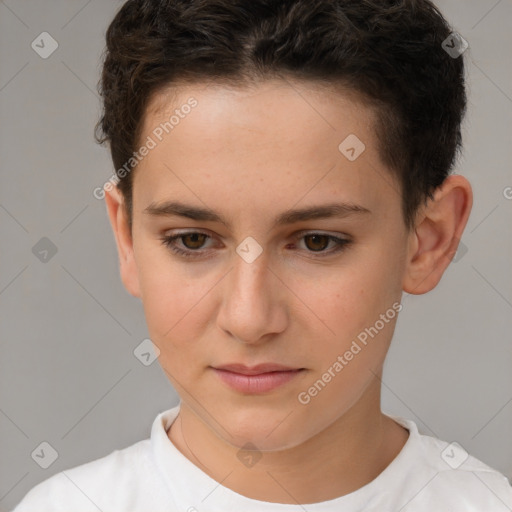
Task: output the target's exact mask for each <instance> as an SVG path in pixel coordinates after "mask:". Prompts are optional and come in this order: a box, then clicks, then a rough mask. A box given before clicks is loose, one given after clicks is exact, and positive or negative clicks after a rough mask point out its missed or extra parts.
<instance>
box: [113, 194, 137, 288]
mask: <svg viewBox="0 0 512 512" xmlns="http://www.w3.org/2000/svg"><path fill="white" fill-rule="evenodd" d="M105 203H106V205H107V212H108V216H109V219H110V224H111V226H112V231H113V233H114V238H115V241H116V246H117V252H118V255H119V272H120V275H121V280H122V282H123V284H124V287H125V288H126V290H127V291H128V292H129V293H130V294H131V295H133V296H134V297H139V298H140V297H141V294H140V284H139V275H138V269H137V264H136V261H135V257H134V250H133V239H132V234H131V233H130V228H129V224H128V218H127V212H126V208H125V203H124V198H123V194H122V193H121V191H120V190H119V189H118V188H117V187H113V188H112V189H111V190H106V191H105Z"/></svg>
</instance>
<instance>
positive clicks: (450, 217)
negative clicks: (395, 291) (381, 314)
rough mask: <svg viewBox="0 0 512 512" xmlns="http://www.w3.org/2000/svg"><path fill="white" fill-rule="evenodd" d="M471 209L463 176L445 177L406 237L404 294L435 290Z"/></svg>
mask: <svg viewBox="0 0 512 512" xmlns="http://www.w3.org/2000/svg"><path fill="white" fill-rule="evenodd" d="M472 205H473V193H472V189H471V185H470V184H469V182H468V180H467V179H466V178H464V177H463V176H460V175H451V176H448V177H447V178H446V179H445V181H444V182H443V183H442V185H441V186H440V187H438V189H436V191H435V193H434V197H433V199H431V200H429V201H428V202H427V205H426V206H425V207H424V208H423V209H422V210H421V213H420V215H419V216H418V219H417V224H416V227H415V229H414V231H413V232H412V233H411V234H410V235H409V247H408V253H407V261H406V265H407V268H406V270H405V275H404V281H403V290H404V291H405V292H407V293H411V294H415V295H421V294H423V293H427V292H429V291H430V290H432V289H433V288H435V287H436V286H437V284H438V283H439V281H440V280H441V277H442V276H443V273H444V271H445V270H446V268H447V267H448V265H449V264H450V262H451V261H452V259H453V257H454V255H455V253H456V251H457V247H458V245H459V242H460V239H461V238H462V233H463V231H464V228H465V227H466V223H467V220H468V218H469V214H470V213H471V207H472Z"/></svg>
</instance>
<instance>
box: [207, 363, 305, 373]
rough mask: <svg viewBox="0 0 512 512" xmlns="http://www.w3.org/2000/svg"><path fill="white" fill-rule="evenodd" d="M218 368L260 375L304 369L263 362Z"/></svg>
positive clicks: (216, 367)
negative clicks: (254, 364)
mask: <svg viewBox="0 0 512 512" xmlns="http://www.w3.org/2000/svg"><path fill="white" fill-rule="evenodd" d="M214 368H215V369H217V370H226V371H228V372H233V373H239V374H241V375H260V374H262V373H270V372H287V371H294V370H302V369H303V368H293V367H290V366H284V365H282V364H276V363H262V364H257V365H256V366H245V365H243V364H237V363H233V364H226V365H222V366H215V367H214Z"/></svg>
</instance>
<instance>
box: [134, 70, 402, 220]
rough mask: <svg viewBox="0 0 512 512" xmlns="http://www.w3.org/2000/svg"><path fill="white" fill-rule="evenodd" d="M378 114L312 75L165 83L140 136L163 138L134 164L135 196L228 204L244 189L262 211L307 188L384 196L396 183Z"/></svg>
mask: <svg viewBox="0 0 512 512" xmlns="http://www.w3.org/2000/svg"><path fill="white" fill-rule="evenodd" d="M191 104H195V106H194V107H193V108H189V107H188V106H187V105H191ZM185 106H187V107H186V108H185ZM171 118H174V119H172V123H170V122H169V120H171ZM375 119H376V115H375V112H374V110H373V109H372V108H371V107H370V106H368V105H366V104H365V103H364V101H363V99H362V98H361V97H360V96H358V95H357V94H356V93H354V92H352V91H349V90H333V88H332V87H331V88H328V87H324V86H320V85H318V84H312V83H307V82H295V81H294V82H291V81H287V80H268V81H266V82H264V83H260V84H258V85H252V86H249V87H243V88H240V87H236V88H235V87H228V86H225V85H221V84H211V83H210V84H189V85H186V84H185V85H181V86H179V87H177V88H173V89H168V90H166V91H163V92H161V93H159V94H157V95H155V96H154V97H153V98H152V99H151V101H150V103H149V105H148V108H147V110H146V116H145V118H144V123H143V129H142V135H141V141H145V140H147V137H152V138H153V139H155V142H156V145H155V147H154V149H152V150H151V151H150V152H149V154H148V155H147V156H146V157H145V158H144V159H143V160H142V162H141V163H140V164H139V166H138V168H137V172H136V173H135V179H134V188H135V192H134V198H135V196H137V195H138V196H139V200H140V201H141V202H142V203H149V202H155V201H158V200H166V199H169V197H168V196H170V195H172V194H176V193H178V191H179V192H183V193H185V194H186V195H187V196H189V197H193V195H194V194H195V195H196V196H197V197H207V198H208V199H209V200H210V201H212V200H213V201H215V202H216V204H217V205H221V206H224V207H226V206H227V205H229V204H233V205H236V204H237V203H236V201H234V197H233V194H237V195H238V197H242V198H244V199H245V205H246V208H249V207H250V206H251V203H254V204H253V206H254V207H256V206H258V208H259V210H260V211H261V209H262V208H263V209H267V208H270V209H272V208H273V209H274V210H275V208H276V202H282V203H283V205H286V206H291V205H290V204H289V203H290V202H297V201H299V200H301V198H302V197H305V196H306V195H307V196H308V199H311V201H313V202H316V203H318V199H324V198H326V199H344V200H346V201H348V202H353V203H357V202H359V203H361V202H362V201H366V202H382V200H383V199H384V198H385V197H386V194H389V193H393V192H394V193H396V190H397V188H396V184H394V183H392V181H393V179H392V175H391V173H389V171H388V170H387V169H386V168H385V167H384V165H383V163H382V162H381V160H380V157H379V154H378V150H377V147H378V145H377V137H376V134H375V132H374V129H375ZM159 127H160V130H159V129H158V128H159ZM155 130H156V132H155ZM155 133H157V134H160V137H156V136H155ZM159 138H161V140H158V139H159ZM347 141H348V142H347ZM347 150H349V152H348V153H347ZM354 153H356V154H355V156H356V158H355V159H353V156H354ZM359 153H360V154H359ZM349 157H350V158H349ZM185 189H188V190H185ZM190 194H192V196H191V195H190ZM326 196H329V197H326ZM197 197H196V198H195V200H196V202H197ZM256 197H257V198H258V200H257V201H256V200H255V198H256ZM256 203H257V204H256ZM140 206H143V205H142V204H141V205H140Z"/></svg>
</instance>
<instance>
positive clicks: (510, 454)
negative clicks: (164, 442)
mask: <svg viewBox="0 0 512 512" xmlns="http://www.w3.org/2000/svg"><path fill="white" fill-rule="evenodd" d="M121 4H122V2H120V1H117V2H114V1H100V0H89V1H86V0H73V1H70V0H51V1H50V0H46V1H45V2H41V1H35V0H5V1H1V2H0V63H1V65H0V166H1V174H0V179H1V182H0V223H1V234H2V243H1V246H0V307H1V314H2V322H1V324H0V329H1V331H0V336H1V337H0V340H1V357H0V389H1V395H0V443H1V447H0V448H1V454H0V510H9V509H10V508H12V507H13V506H14V505H15V504H16V503H17V502H18V501H19V500H20V499H21V498H22V496H23V495H24V494H25V493H26V492H27V491H28V490H29V489H30V488H32V487H33V486H34V485H35V484H37V483H38V482H40V481H42V480H44V479H46V478H48V477H50V476H51V475H53V474H54V473H56V472H59V471H62V470H64V469H67V468H70V467H73V466H76V465H78V464H82V463H84V462H88V461H90V460H94V459H96V458H99V457H103V456H105V455H107V454H108V453H110V452H111V451H112V450H114V449H120V448H124V447H126V446H128V445H130V444H132V443H134V442H136V441H138V440H140V439H143V438H146V437H149V434H150V427H151V424H152V421H153V419H154V417H155V416H156V414H157V413H159V412H160V411H162V410H165V409H167V408H169V407H172V406H173V405H175V404H177V403H178V396H177V394H176V393H175V391H174V390H173V389H172V387H171V385H170V383H169V382H168V380H167V378H166V377H165V374H164V373H163V371H162V370H161V369H160V367H159V366H158V363H157V362H155V363H154V364H152V365H151V366H147V367H146V366H144V365H143V364H141V363H140V361H139V360H138V359H136V358H135V356H134V354H133V350H134V349H135V348H136V347H137V346H138V345H139V344H140V343H141V341H142V340H143V339H145V338H146V337H147V330H146V325H145V320H144V316H143V311H142V306H141V303H140V301H139V300H138V299H135V298H133V297H131V296H130V295H129V294H128V293H127V292H126V291H125V290H124V288H123V286H122V283H121V281H120V278H119V270H118V266H117V261H118V260H117V253H116V249H115V245H114V238H113V236H112V233H111V230H110V226H109V224H108V219H107V215H106V209H105V205H104V203H103V202H102V201H98V200H97V199H95V198H94V197H93V195H92V191H93V189H94V188H95V187H97V186H101V185H102V184H103V183H104V181H105V180H106V179H107V178H108V177H109V176H110V174H111V172H112V170H113V168H112V163H111V161H110V159H109V155H108V151H107V149H106V148H102V147H100V146H98V145H96V144H95V143H94V141H93V127H94V123H95V122H96V120H97V118H98V115H99V112H100V111H99V100H98V97H97V94H96V92H95V91H96V83H97V80H98V77H99V69H100V68H99V62H100V55H101V51H102V49H103V45H104V32H105V30H106V27H107V26H108V24H109V22H110V21H111V19H112V17H113V15H114V13H115V12H116V11H117V9H118V8H119V7H120V5H121ZM438 5H439V6H440V8H441V10H442V11H443V12H444V14H445V15H446V16H447V17H448V19H449V20H450V21H451V23H452V24H453V26H454V29H455V30H457V31H458V32H460V33H461V34H462V35H463V36H464V37H465V38H466V39H467V40H468V42H469V45H470V48H469V50H467V53H466V55H467V63H468V80H469V82H468V89H469V95H470V109H469V115H468V118H467V119H466V123H465V126H464V135H465V152H464V155H463V157H462V158H461V159H460V161H459V165H458V167H457V172H458V173H459V174H463V175H465V176H466V177H467V178H468V179H469V180H470V181H471V183H472V184H473V187H474V194H475V203H474V207H473V212H472V214H471V217H470V219H469V224H468V227H467V229H466V232H465V234H464V236H463V238H462V243H463V244H464V247H465V248H467V252H466V253H465V254H464V250H462V251H459V253H458V257H459V259H458V260H457V261H456V262H452V264H451V265H450V266H449V268H448V270H447V272H446V274H445V276H444V278H443V280H442V281H441V283H440V284H439V286H438V287H437V288H436V289H435V290H434V291H432V292H431V293H429V294H427V295H423V296H405V297H404V301H403V304H404V310H403V312H402V314H401V316H400V319H399V322H398V326H397V330H396V334H395V338H394V342H393V344H392V348H391V351H390V354H389V358H388V361H387V363H386V371H385V374H384V380H383V383H384V385H383V408H384V411H385V412H388V413H390V414H396V415H401V416H405V417H407V418H411V419H413V420H415V421H416V422H417V423H418V426H419V427H420V430H421V431H422V432H424V433H429V434H431V435H435V436H437V437H439V438H441V439H443V440H446V441H453V440H456V441H458V442H459V443H460V444H461V445H462V446H463V447H464V448H465V449H466V450H468V451H469V452H470V453H472V454H473V455H475V456H476V457H478V458H480V459H481V460H483V461H484V462H486V463H487V464H489V465H491V466H493V467H495V468H497V469H499V470H500V471H502V472H503V473H504V474H506V475H507V476H508V477H509V478H511V477H512V440H511V433H512V371H511V368H512V346H511V343H510V332H511V329H512V314H511V312H512V311H511V308H512V272H511V267H510V261H511V253H512V234H511V233H512V231H511V229H510V219H511V210H512V200H508V199H507V198H506V197H505V194H504V190H505V189H506V187H511V186H512V175H511V172H510V162H511V161H512V158H511V156H512V155H511V148H512V140H511V125H512V123H511V121H512V81H511V61H510V48H512V35H511V34H512V31H511V30H510V26H511V22H512V1H511V0H501V1H496V0H485V1H484V0H472V1H466V0H464V1H456V0H442V1H439V2H438ZM43 31H47V32H49V33H50V34H51V35H52V36H53V38H55V39H56V40H57V42H58V44H59V47H58V49H57V50H56V51H55V52H54V53H53V54H52V55H51V56H50V57H49V58H47V59H43V58H41V57H40V56H39V55H38V54H37V53H36V52H35V51H34V50H33V49H32V48H31V42H32V41H33V40H34V39H35V38H36V37H37V36H38V35H39V34H40V33H41V32H43ZM509 197H510V196H509ZM507 221H508V222H507ZM42 237H47V238H48V239H50V240H51V242H52V243H53V244H54V245H55V246H56V248H57V249H58V252H57V253H56V254H55V255H54V256H53V257H51V258H49V259H48V261H47V262H46V263H44V262H41V261H40V260H39V259H38V258H37V257H36V256H35V255H34V254H33V252H32V248H33V247H34V246H35V245H36V244H37V243H38V242H39V241H40V239H41V238H42ZM50 255H51V253H50ZM50 255H49V256H50ZM43 441H47V442H49V443H50V444H51V445H52V446H53V447H54V448H55V449H56V450H57V451H58V453H59V457H58V459H57V460H56V461H55V462H54V463H53V464H52V465H51V466H50V467H49V468H48V469H42V468H40V467H39V466H38V465H37V464H36V463H35V462H34V460H33V459H32V458H31V453H32V452H33V450H34V449H35V448H36V447H38V446H39V444H40V443H41V442H43Z"/></svg>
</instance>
